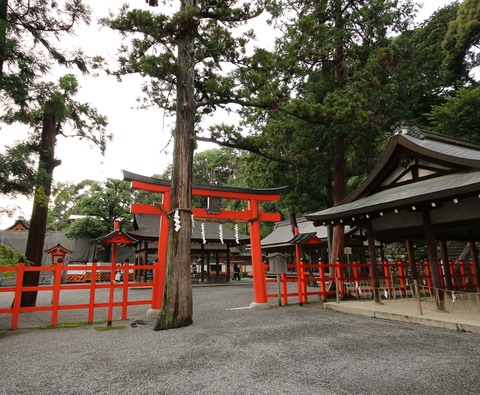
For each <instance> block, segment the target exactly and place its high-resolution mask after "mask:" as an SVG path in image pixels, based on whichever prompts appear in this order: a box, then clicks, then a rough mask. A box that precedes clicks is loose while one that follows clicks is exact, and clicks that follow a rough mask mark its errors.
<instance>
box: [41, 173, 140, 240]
mask: <svg viewBox="0 0 480 395" xmlns="http://www.w3.org/2000/svg"><path fill="white" fill-rule="evenodd" d="M54 196H55V200H54V205H53V208H52V209H51V210H50V213H49V225H48V227H49V228H50V229H59V230H64V231H65V234H66V235H67V237H71V238H78V237H88V238H90V239H92V240H93V239H96V238H98V237H100V236H104V235H106V234H108V233H109V232H110V231H111V230H112V229H113V223H114V221H115V220H119V221H120V223H121V224H122V226H123V228H124V229H125V230H129V229H131V220H132V214H130V204H131V203H132V202H133V194H132V191H131V190H130V184H129V183H128V182H126V181H122V180H116V179H112V178H109V179H107V181H105V182H97V181H90V180H84V181H82V182H81V183H79V184H77V185H71V184H62V185H59V186H57V188H56V189H55V190H54ZM71 215H77V216H80V218H78V219H75V220H74V221H73V222H72V221H70V220H69V218H70V216H71Z"/></svg>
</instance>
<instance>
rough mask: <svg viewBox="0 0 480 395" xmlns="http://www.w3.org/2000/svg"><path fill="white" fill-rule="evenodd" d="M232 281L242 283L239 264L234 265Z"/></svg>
mask: <svg viewBox="0 0 480 395" xmlns="http://www.w3.org/2000/svg"><path fill="white" fill-rule="evenodd" d="M232 280H234V281H235V280H238V281H240V266H238V264H236V263H235V264H234V265H233V278H232Z"/></svg>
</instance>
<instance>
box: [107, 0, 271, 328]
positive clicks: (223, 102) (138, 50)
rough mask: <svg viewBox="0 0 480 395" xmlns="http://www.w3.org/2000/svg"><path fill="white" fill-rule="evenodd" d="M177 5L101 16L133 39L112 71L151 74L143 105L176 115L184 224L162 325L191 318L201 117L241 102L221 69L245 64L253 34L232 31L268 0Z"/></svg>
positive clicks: (172, 252) (175, 191)
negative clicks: (195, 181) (194, 197)
mask: <svg viewBox="0 0 480 395" xmlns="http://www.w3.org/2000/svg"><path fill="white" fill-rule="evenodd" d="M161 3H162V4H164V5H171V4H176V3H177V2H173V1H163V2H161ZM179 3H180V8H179V11H178V12H176V13H174V14H173V15H172V16H168V15H164V14H160V13H158V14H154V13H153V12H150V11H142V10H131V11H130V10H129V8H128V6H123V7H122V9H121V10H120V14H119V16H118V17H116V18H110V19H105V20H103V23H104V24H105V25H107V26H109V27H110V28H112V29H115V30H118V31H120V32H122V33H123V34H124V35H125V37H128V36H129V35H132V36H133V38H132V40H131V46H130V47H123V48H122V53H121V54H120V55H121V56H120V68H119V70H117V71H116V72H114V74H116V75H117V76H119V77H121V76H122V75H125V74H130V73H139V74H141V75H143V76H146V77H148V79H149V80H148V84H146V85H145V87H144V91H145V93H146V95H145V103H144V104H145V105H150V104H154V105H158V106H159V107H161V108H163V109H165V110H166V111H167V112H170V113H174V114H175V115H176V124H175V130H174V131H173V134H174V157H173V167H172V200H171V207H172V210H173V211H174V210H178V212H179V215H180V222H181V227H180V229H179V230H178V232H177V231H175V230H174V227H173V226H171V227H170V233H169V244H168V258H167V268H166V277H165V288H164V290H165V291H164V295H163V306H162V309H161V312H160V315H159V318H158V321H157V325H156V327H155V329H156V330H164V329H171V328H178V327H183V326H187V325H190V324H191V323H192V322H193V306H192V286H191V280H190V242H191V226H192V225H191V218H190V214H191V207H192V195H191V188H192V161H193V152H194V149H195V145H196V139H197V136H196V133H199V132H200V128H199V124H198V122H199V121H200V120H201V118H202V116H206V115H208V114H209V113H211V112H213V110H214V109H215V108H217V107H222V108H225V107H226V106H227V105H228V104H229V103H231V102H234V101H236V100H238V99H237V98H236V96H235V95H236V86H235V81H234V80H233V79H231V78H229V77H228V76H227V75H226V74H225V73H224V72H223V67H224V66H225V65H226V64H230V65H233V66H238V65H241V64H242V63H243V58H244V57H245V53H246V45H247V43H248V42H249V41H250V40H251V39H252V38H253V33H252V32H251V31H245V32H243V33H238V32H236V34H234V33H233V29H234V28H236V27H239V26H242V25H244V24H245V22H247V21H249V20H251V19H252V18H254V17H256V16H258V15H260V14H261V12H262V10H263V1H252V2H248V3H247V2H244V1H233V0H227V1H211V0H205V1H196V0H181V1H180V2H179ZM149 5H151V6H158V1H155V0H149ZM172 215H173V213H172ZM171 221H173V218H172V217H171Z"/></svg>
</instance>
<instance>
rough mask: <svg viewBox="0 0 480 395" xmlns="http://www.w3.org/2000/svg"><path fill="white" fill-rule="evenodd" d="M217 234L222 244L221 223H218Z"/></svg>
mask: <svg viewBox="0 0 480 395" xmlns="http://www.w3.org/2000/svg"><path fill="white" fill-rule="evenodd" d="M218 236H219V237H220V243H222V244H223V224H220V225H218Z"/></svg>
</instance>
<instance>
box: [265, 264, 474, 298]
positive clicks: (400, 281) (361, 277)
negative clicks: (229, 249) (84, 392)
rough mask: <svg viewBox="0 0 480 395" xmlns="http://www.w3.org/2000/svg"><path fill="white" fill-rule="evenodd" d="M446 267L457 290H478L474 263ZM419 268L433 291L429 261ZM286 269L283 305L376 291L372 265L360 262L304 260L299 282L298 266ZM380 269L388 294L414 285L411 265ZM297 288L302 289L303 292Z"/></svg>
mask: <svg viewBox="0 0 480 395" xmlns="http://www.w3.org/2000/svg"><path fill="white" fill-rule="evenodd" d="M447 267H448V270H450V272H451V276H452V282H453V290H454V291H461V290H464V291H467V290H475V289H476V286H477V284H476V282H475V275H474V269H473V263H472V262H468V263H465V262H463V261H460V262H457V263H455V264H454V263H453V262H452V261H450V262H449V264H448V265H447ZM267 268H268V266H267ZM416 268H417V272H418V275H417V279H418V281H419V283H420V284H421V285H424V286H426V287H427V288H428V289H432V280H431V275H430V267H429V264H428V261H423V262H418V263H416ZM287 269H288V271H289V273H286V274H282V275H281V276H280V282H281V300H282V304H287V303H288V298H289V297H298V300H299V302H308V297H309V296H312V295H313V296H319V297H320V298H321V299H322V300H327V298H328V297H333V296H336V293H337V292H338V294H339V297H340V298H344V297H345V296H347V294H349V295H353V296H356V297H357V298H359V297H360V295H361V293H362V292H373V287H372V281H371V278H372V276H371V266H370V263H358V262H357V261H353V262H352V263H342V262H340V261H337V262H336V263H334V264H329V263H325V262H323V261H321V260H320V261H318V262H317V263H312V264H309V263H305V262H303V261H301V262H300V268H299V269H300V273H301V275H300V280H299V278H298V276H297V265H296V264H288V265H287ZM378 270H379V272H378V277H379V279H380V287H381V288H385V289H386V290H387V292H388V293H389V294H390V293H395V292H401V293H402V294H403V295H405V294H406V292H407V288H408V286H411V285H412V284H413V279H412V276H411V273H410V270H411V269H410V264H408V263H405V262H403V261H398V262H388V261H383V262H381V263H378ZM288 274H290V276H289V275H288ZM441 278H442V282H443V285H444V286H445V276H444V275H443V274H442V276H441ZM266 282H267V283H274V282H277V280H276V279H273V278H267V279H266ZM289 283H296V284H300V286H297V288H296V289H294V291H293V292H292V291H289V290H288V284H289ZM309 283H310V284H312V283H316V284H317V285H318V288H319V289H318V290H313V289H312V287H309V288H307V287H308V285H309ZM331 283H336V284H337V285H338V290H337V289H335V288H333V290H332V288H331V287H330V284H331ZM298 289H300V292H299V291H298ZM307 289H308V290H307ZM267 297H268V298H278V294H277V293H268V294H267Z"/></svg>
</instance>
